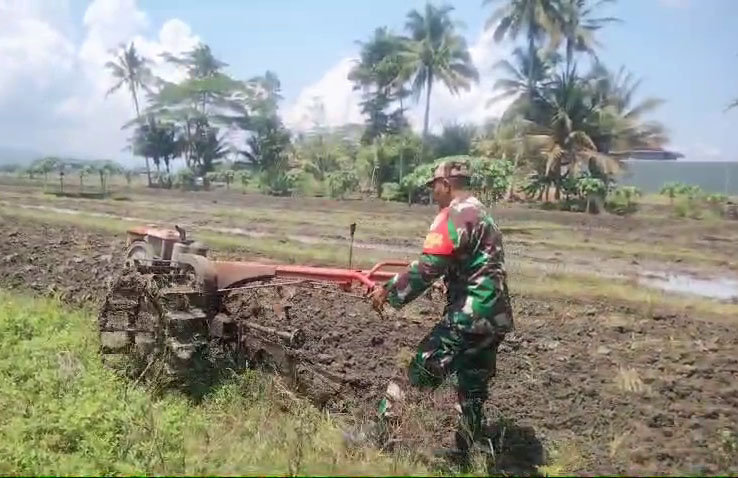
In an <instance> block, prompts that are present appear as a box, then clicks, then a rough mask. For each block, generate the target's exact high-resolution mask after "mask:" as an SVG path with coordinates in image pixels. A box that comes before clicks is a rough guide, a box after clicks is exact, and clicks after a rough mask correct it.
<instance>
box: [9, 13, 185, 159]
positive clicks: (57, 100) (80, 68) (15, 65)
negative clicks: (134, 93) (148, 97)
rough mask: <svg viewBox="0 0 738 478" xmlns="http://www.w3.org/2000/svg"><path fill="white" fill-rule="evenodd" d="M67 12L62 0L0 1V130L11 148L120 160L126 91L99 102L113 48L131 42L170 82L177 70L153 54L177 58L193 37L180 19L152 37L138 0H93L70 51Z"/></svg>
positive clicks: (129, 112) (128, 110)
mask: <svg viewBox="0 0 738 478" xmlns="http://www.w3.org/2000/svg"><path fill="white" fill-rule="evenodd" d="M68 13H69V8H68V3H67V2H66V1H65V0H43V1H41V0H0V65H3V67H2V68H0V128H2V129H3V130H5V131H6V132H8V131H9V132H10V134H9V135H8V137H9V138H14V139H15V141H16V142H17V144H16V146H24V147H29V148H35V149H39V150H45V151H53V152H57V153H69V154H80V155H89V156H106V157H114V158H120V156H121V150H122V148H123V147H124V146H125V144H126V138H127V136H128V132H125V131H121V130H120V125H122V124H123V123H124V122H126V121H127V120H129V119H130V118H132V117H133V115H134V112H133V107H132V104H131V100H130V97H129V96H128V94H127V92H126V90H125V89H122V90H119V91H118V92H117V93H115V94H113V95H110V96H109V97H107V98H106V96H105V93H106V92H107V90H108V89H109V88H110V86H111V85H112V78H110V76H109V73H108V71H107V70H106V69H105V68H104V65H105V63H106V62H107V61H108V60H109V59H110V58H111V53H110V52H111V49H114V48H116V47H118V46H119V45H121V44H124V43H128V42H129V41H131V40H133V41H134V42H135V44H136V47H137V49H138V50H139V51H140V52H141V53H142V54H143V55H145V56H146V57H148V58H150V59H152V60H153V61H154V65H153V70H154V73H156V74H157V75H160V76H162V77H163V78H165V79H169V80H176V79H179V78H181V77H182V75H183V72H182V71H178V69H177V68H174V67H173V66H172V65H169V64H165V63H163V62H162V61H161V59H160V58H159V55H160V54H161V53H163V52H165V51H168V52H172V53H181V52H183V51H186V50H188V49H191V48H192V47H193V46H194V45H196V44H197V42H198V41H199V39H198V38H197V37H196V36H195V35H194V34H193V33H192V31H191V29H190V27H189V25H187V24H186V23H185V22H183V21H181V20H179V19H170V20H168V21H167V22H165V23H164V24H163V25H162V26H161V28H160V29H159V30H158V32H156V35H155V36H152V35H150V34H149V27H150V20H149V18H148V17H147V15H146V14H145V13H144V12H143V11H142V10H140V9H139V8H138V6H137V3H136V0H93V1H92V2H91V3H90V5H89V6H88V8H87V10H86V11H85V14H84V17H83V26H84V32H83V33H84V34H83V37H82V41H81V42H80V43H79V44H78V45H75V44H74V43H73V42H72V40H71V39H70V38H71V35H70V34H69V33H68V32H67V26H68V25H67V22H66V19H67V17H68ZM2 110H5V112H6V113H5V114H3V112H2ZM10 112H13V113H15V114H10ZM18 113H19V114H20V116H22V118H18V117H17V114H18ZM19 125H20V126H19Z"/></svg>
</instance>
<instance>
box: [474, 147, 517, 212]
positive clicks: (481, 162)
mask: <svg viewBox="0 0 738 478" xmlns="http://www.w3.org/2000/svg"><path fill="white" fill-rule="evenodd" d="M513 169H514V166H513V164H512V163H511V162H510V161H508V160H505V159H485V158H472V159H470V160H469V170H470V173H471V187H472V189H473V190H474V191H476V192H477V193H478V194H479V195H481V196H482V198H483V199H484V200H486V201H493V202H498V201H499V200H500V199H502V198H503V197H504V196H505V193H507V190H508V188H510V179H511V178H512V173H513Z"/></svg>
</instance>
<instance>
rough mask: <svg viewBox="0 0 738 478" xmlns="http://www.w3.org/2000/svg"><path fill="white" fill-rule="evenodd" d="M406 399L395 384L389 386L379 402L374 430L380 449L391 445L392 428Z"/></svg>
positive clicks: (374, 437) (374, 436)
mask: <svg viewBox="0 0 738 478" xmlns="http://www.w3.org/2000/svg"><path fill="white" fill-rule="evenodd" d="M404 398H405V394H404V393H403V392H402V389H401V388H400V386H399V385H397V384H396V383H395V382H390V383H389V384H388V385H387V390H386V391H385V393H384V397H383V398H382V400H380V401H379V406H378V407H377V421H376V422H375V426H374V427H373V430H372V435H373V439H374V441H375V443H376V444H377V446H378V447H379V448H385V447H386V446H387V445H388V443H389V432H390V427H391V426H392V425H393V424H396V422H397V419H398V418H399V417H398V416H397V413H398V411H399V405H400V402H402V401H403V400H404Z"/></svg>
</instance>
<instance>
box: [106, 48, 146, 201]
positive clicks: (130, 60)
mask: <svg viewBox="0 0 738 478" xmlns="http://www.w3.org/2000/svg"><path fill="white" fill-rule="evenodd" d="M105 67H106V68H107V69H108V70H110V73H111V74H112V76H113V78H114V79H115V84H113V86H112V87H111V88H110V89H109V90H108V92H107V94H106V96H108V95H110V94H112V93H115V92H116V91H118V90H119V89H120V88H122V87H123V86H125V87H127V88H128V91H129V92H130V94H131V99H132V100H133V106H134V107H135V108H136V120H137V121H138V122H140V121H141V107H140V104H139V96H138V95H139V91H140V90H142V89H143V90H147V89H148V84H149V83H150V81H151V80H152V78H153V75H152V74H151V70H150V68H149V61H148V60H147V59H146V58H144V57H142V56H140V55H139V54H138V52H137V51H136V46H135V45H134V43H133V42H131V44H130V45H129V46H128V47H123V48H122V49H121V51H120V52H119V53H118V54H117V55H116V57H115V59H114V60H111V61H108V62H107V63H105ZM145 159H146V176H147V178H148V183H149V187H151V169H150V167H149V158H148V157H146V158H145Z"/></svg>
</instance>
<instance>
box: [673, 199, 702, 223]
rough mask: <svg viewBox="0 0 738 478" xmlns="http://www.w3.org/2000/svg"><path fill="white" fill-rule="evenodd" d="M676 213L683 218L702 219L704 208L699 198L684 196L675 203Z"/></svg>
mask: <svg viewBox="0 0 738 478" xmlns="http://www.w3.org/2000/svg"><path fill="white" fill-rule="evenodd" d="M674 214H675V215H676V216H677V217H681V218H689V219H702V218H703V217H704V210H703V207H702V204H701V202H700V200H699V199H695V198H692V197H688V196H683V197H680V198H679V200H678V201H677V202H676V203H675V204H674Z"/></svg>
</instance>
